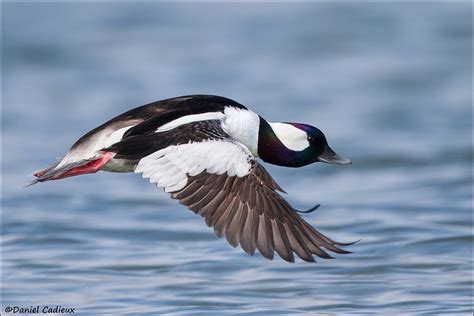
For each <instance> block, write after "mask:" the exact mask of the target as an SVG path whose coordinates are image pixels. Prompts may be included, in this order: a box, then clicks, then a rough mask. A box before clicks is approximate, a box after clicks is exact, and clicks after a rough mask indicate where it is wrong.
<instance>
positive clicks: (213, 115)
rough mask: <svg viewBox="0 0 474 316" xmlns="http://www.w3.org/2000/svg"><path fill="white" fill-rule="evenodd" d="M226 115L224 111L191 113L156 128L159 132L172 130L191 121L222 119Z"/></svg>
mask: <svg viewBox="0 0 474 316" xmlns="http://www.w3.org/2000/svg"><path fill="white" fill-rule="evenodd" d="M223 117H224V114H223V113H222V112H206V113H201V114H191V115H186V116H182V117H180V118H177V119H175V120H173V121H171V122H168V123H166V124H163V125H161V126H160V127H158V129H157V130H156V132H157V133H159V132H164V131H169V130H172V129H173V128H175V127H178V126H180V125H184V124H188V123H191V122H197V121H206V120H221V119H222V118H223Z"/></svg>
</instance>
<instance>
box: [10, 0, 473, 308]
mask: <svg viewBox="0 0 474 316" xmlns="http://www.w3.org/2000/svg"><path fill="white" fill-rule="evenodd" d="M471 39H472V13H471V4H470V3H468V2H466V3H444V4H443V3H419V4H411V3H373V2H372V3H366V4H360V3H359V4H342V3H338V4H331V3H300V4H296V3H273V4H262V3H260V4H256V3H234V4H223V3H207V4H205V3H196V4H190V3H181V4H171V3H72V4H65V3H42V4H38V3H37V4H34V3H17V4H14V3H4V4H3V51H2V53H3V111H2V119H3V120H2V128H3V131H2V136H3V144H2V145H3V146H2V163H3V165H2V166H3V169H2V181H3V187H2V193H3V194H2V206H3V207H2V211H3V215H2V229H3V236H2V251H3V260H2V269H3V273H2V275H3V286H2V299H3V308H2V312H4V308H5V307H6V306H15V305H16V306H25V307H28V306H30V305H42V306H43V305H55V304H59V305H63V306H67V307H75V308H76V314H77V313H79V314H114V315H117V314H125V313H133V314H145V313H148V314H174V315H189V314H192V315H209V314H223V313H228V314H241V313H244V314H245V313H248V314H261V315H268V314H281V315H289V314H300V313H306V314H307V315H311V314H316V313H324V314H362V315H368V314H379V315H380V314H405V315H406V314H430V315H431V314H464V315H467V314H470V313H472V311H473V310H472V263H473V262H472V241H473V233H472V178H471V177H472V170H471V166H472V135H471V132H472V121H471V119H472V113H471V92H472V91H471V84H472V80H471V76H472V74H471V70H472V67H471V66H472V62H471V54H472V48H471ZM194 93H204V94H217V95H223V96H227V97H229V98H232V99H235V100H237V101H239V102H241V103H242V104H244V105H246V106H248V107H250V108H251V109H253V110H254V111H256V112H257V113H259V114H261V115H262V116H263V117H265V118H266V119H268V120H270V121H293V122H306V123H309V124H313V125H316V126H318V127H319V128H321V129H322V130H323V131H324V132H325V133H326V135H327V136H328V139H329V142H330V143H331V144H332V147H333V148H334V149H335V150H336V151H337V152H338V153H340V154H343V155H345V156H348V157H350V158H351V159H352V160H353V162H354V163H353V165H352V166H349V167H341V166H332V165H323V164H315V165H311V166H307V167H304V168H301V169H286V168H280V167H274V166H268V165H266V167H267V169H268V170H269V171H270V173H271V174H272V175H273V176H274V177H275V179H276V180H277V181H278V182H279V183H280V184H281V185H282V187H283V188H285V189H286V190H287V191H288V193H289V194H288V196H287V199H288V200H289V201H290V202H291V203H292V204H293V205H294V206H295V207H297V208H305V207H310V206H312V205H314V204H315V203H316V202H320V203H321V204H322V206H321V208H320V209H319V210H318V211H317V212H315V213H312V214H310V215H308V216H306V220H307V221H309V222H310V223H311V224H312V225H314V226H315V227H317V228H318V229H320V230H321V231H322V232H323V233H325V234H327V235H329V236H330V237H332V238H334V239H336V240H340V241H354V240H358V239H361V241H360V242H359V243H357V244H356V245H354V246H351V247H349V248H348V249H349V250H351V251H353V252H354V253H353V254H350V255H338V256H337V259H336V260H320V261H319V262H318V263H317V264H307V263H304V262H302V261H299V262H297V263H295V264H288V263H286V262H284V261H282V260H281V259H276V260H274V261H267V260H265V259H264V258H263V257H261V256H260V255H255V256H254V257H250V256H248V255H246V254H245V253H243V251H242V250H240V249H233V248H231V247H230V246H228V244H227V243H226V241H225V240H222V239H218V238H216V237H215V236H214V234H213V232H212V229H209V228H208V227H206V225H205V224H204V222H203V220H202V219H201V218H200V217H199V216H196V215H194V214H193V213H192V212H190V211H187V210H186V209H185V208H184V207H182V206H180V205H178V204H177V203H176V202H175V201H172V200H170V199H169V198H168V196H167V195H166V194H165V193H163V192H162V191H161V190H159V189H157V188H155V187H154V186H152V185H150V184H148V183H147V182H146V181H145V180H143V179H141V178H140V176H139V175H134V174H110V173H105V172H101V173H98V174H96V175H93V176H90V175H88V176H83V177H77V178H70V179H66V180H63V181H58V182H49V183H46V184H40V185H36V186H34V187H31V188H24V185H25V184H27V183H28V181H29V180H30V179H31V177H30V175H31V174H32V172H33V171H35V170H37V169H39V168H42V167H45V166H46V165H48V164H49V163H52V162H54V161H55V159H56V157H61V156H62V155H64V154H65V153H66V151H67V150H68V148H69V147H70V146H71V144H72V143H73V142H74V141H75V140H76V139H77V138H79V137H80V136H81V135H82V134H84V133H85V132H87V131H88V130H90V129H92V128H94V127H95V126H97V125H99V124H100V123H102V122H104V121H106V120H108V119H109V118H111V117H113V116H115V115H117V114H119V113H121V112H123V111H126V110H128V109H130V108H132V107H135V106H139V105H142V104H145V103H148V102H151V101H155V100H159V99H164V98H169V97H174V96H178V95H187V94H194Z"/></svg>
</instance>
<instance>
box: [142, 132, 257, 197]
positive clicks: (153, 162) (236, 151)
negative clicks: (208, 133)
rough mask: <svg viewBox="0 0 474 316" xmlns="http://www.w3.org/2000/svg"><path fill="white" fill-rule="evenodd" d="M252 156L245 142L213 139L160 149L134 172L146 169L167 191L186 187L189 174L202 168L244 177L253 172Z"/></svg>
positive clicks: (154, 181)
mask: <svg viewBox="0 0 474 316" xmlns="http://www.w3.org/2000/svg"><path fill="white" fill-rule="evenodd" d="M251 158H252V156H251V153H250V152H249V151H248V150H247V148H245V147H244V146H241V145H239V144H235V143H230V142H227V141H217V140H211V141H204V142H199V143H188V144H183V145H175V146H170V147H166V148H164V149H161V150H159V151H157V152H155V153H153V154H151V155H149V156H146V157H144V158H142V159H141V160H140V161H139V163H138V165H137V167H136V169H135V172H136V173H143V175H142V176H143V177H144V178H149V179H150V182H151V183H156V184H157V185H158V186H160V187H163V188H164V189H165V191H166V192H175V191H179V190H181V189H182V188H184V187H185V185H186V183H187V179H188V176H196V175H198V174H200V173H201V172H203V171H206V172H207V173H211V174H224V173H227V175H228V176H238V177H244V176H246V175H248V174H249V172H250V168H251V164H250V159H251Z"/></svg>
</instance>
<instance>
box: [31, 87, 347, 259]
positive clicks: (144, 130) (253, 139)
mask: <svg viewBox="0 0 474 316" xmlns="http://www.w3.org/2000/svg"><path fill="white" fill-rule="evenodd" d="M257 158H260V159H261V160H263V161H265V162H268V163H271V164H274V165H279V166H285V167H302V166H306V165H309V164H312V163H314V162H318V161H322V162H326V163H332V164H341V165H345V164H350V163H351V161H350V160H349V159H347V158H343V157H341V156H339V155H338V154H336V153H335V152H334V151H333V150H332V149H331V148H330V147H329V145H328V143H327V140H326V137H325V136H324V134H323V133H322V132H321V131H320V130H319V129H317V128H316V127H313V126H310V125H307V124H301V123H272V122H267V121H266V120H265V119H263V118H262V117H260V116H259V115H257V114H256V113H254V112H252V111H251V110H249V109H247V108H246V107H245V106H243V105H241V104H239V103H237V102H235V101H233V100H230V99H228V98H224V97H219V96H212V95H190V96H183V97H176V98H171V99H166V100H162V101H157V102H154V103H150V104H147V105H143V106H141V107H138V108H135V109H132V110H130V111H127V112H125V113H123V114H121V115H119V116H116V117H114V118H112V119H111V120H109V121H108V122H106V123H104V124H102V125H100V126H99V127H97V128H95V129H93V130H92V131H90V132H88V133H87V134H85V135H84V136H82V137H81V138H80V139H79V140H78V141H77V142H76V143H75V144H74V145H73V146H72V147H71V149H70V150H69V152H68V153H67V154H66V156H65V157H64V158H63V159H62V160H61V161H60V162H59V163H57V164H55V165H51V166H49V167H48V168H46V169H43V170H41V171H38V172H36V173H35V174H34V176H35V177H36V178H35V180H34V181H33V182H32V184H35V183H37V182H44V181H49V180H57V179H63V178H66V177H71V176H77V175H81V174H88V173H95V172H97V171H99V170H104V171H109V172H135V173H141V174H142V175H143V177H144V178H148V179H149V181H150V182H151V183H155V184H156V185H157V186H159V187H162V188H164V191H165V192H167V193H169V194H170V195H171V198H173V199H176V200H178V201H179V202H180V203H181V204H183V205H185V206H187V207H188V208H189V209H190V210H192V211H193V212H194V213H196V214H199V215H201V216H202V217H204V219H205V221H206V224H207V225H208V226H209V227H213V228H214V231H215V233H216V234H217V236H219V237H222V236H225V237H226V239H227V241H228V242H229V244H230V245H232V246H233V247H237V245H239V244H240V246H241V247H242V249H243V250H244V251H245V252H247V253H249V254H251V255H253V254H254V253H255V250H256V249H258V250H259V251H260V253H261V254H262V255H263V256H264V257H266V258H268V259H270V260H272V259H273V256H274V252H275V251H276V252H277V253H278V255H280V257H282V258H283V259H284V260H286V261H290V262H294V254H296V255H297V256H299V257H300V258H301V259H303V260H305V261H309V262H314V261H315V258H314V256H317V257H321V258H328V259H329V258H332V257H331V256H330V255H329V254H328V251H331V252H334V253H342V254H344V253H349V251H346V250H343V249H341V248H340V246H347V245H350V243H348V244H345V243H339V242H336V241H334V240H332V239H331V238H329V237H327V236H325V235H323V234H322V233H320V232H319V231H317V230H316V229H314V228H313V227H311V226H310V225H309V224H308V223H307V222H306V221H305V220H304V219H303V218H301V216H300V215H299V214H298V213H297V212H298V211H297V210H296V209H294V208H293V207H292V206H291V205H290V204H289V203H288V202H286V201H285V200H284V199H283V197H282V196H281V195H280V194H279V193H278V192H284V191H283V189H282V188H281V187H280V186H279V185H278V184H277V183H276V182H275V181H274V180H273V179H272V177H271V176H270V175H269V174H268V173H267V171H266V170H265V169H264V168H263V166H262V165H261V164H260V163H259V162H258V161H257ZM316 207H317V206H316ZM316 207H315V208H316ZM313 209H314V208H313ZM311 210H312V209H311ZM311 210H310V211H311Z"/></svg>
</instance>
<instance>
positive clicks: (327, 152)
mask: <svg viewBox="0 0 474 316" xmlns="http://www.w3.org/2000/svg"><path fill="white" fill-rule="evenodd" d="M262 121H263V122H262ZM260 125H261V126H260V133H259V144H258V147H259V156H260V157H261V158H262V159H263V160H264V161H266V162H269V163H272V164H276V165H280V166H287V167H301V166H305V165H309V164H312V163H314V162H318V161H321V162H325V163H331V164H339V165H346V164H350V163H351V161H350V160H349V159H347V158H344V157H342V156H339V155H338V154H336V153H335V152H334V150H332V149H331V147H329V145H328V142H327V140H326V136H324V134H323V132H321V130H319V129H318V128H316V127H314V126H311V125H307V124H301V123H270V124H269V123H268V122H266V121H264V120H263V119H261V122H260Z"/></svg>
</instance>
